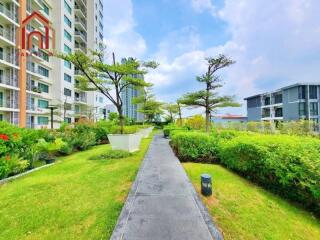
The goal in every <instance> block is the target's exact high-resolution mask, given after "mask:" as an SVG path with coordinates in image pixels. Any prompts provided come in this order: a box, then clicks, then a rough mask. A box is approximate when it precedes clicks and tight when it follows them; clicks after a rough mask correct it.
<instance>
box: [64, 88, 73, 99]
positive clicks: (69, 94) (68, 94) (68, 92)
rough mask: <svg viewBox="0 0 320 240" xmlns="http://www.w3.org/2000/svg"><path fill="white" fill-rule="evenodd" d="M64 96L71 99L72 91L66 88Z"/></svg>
mask: <svg viewBox="0 0 320 240" xmlns="http://www.w3.org/2000/svg"><path fill="white" fill-rule="evenodd" d="M64 95H65V96H68V97H71V95H72V91H71V90H70V89H68V88H64Z"/></svg>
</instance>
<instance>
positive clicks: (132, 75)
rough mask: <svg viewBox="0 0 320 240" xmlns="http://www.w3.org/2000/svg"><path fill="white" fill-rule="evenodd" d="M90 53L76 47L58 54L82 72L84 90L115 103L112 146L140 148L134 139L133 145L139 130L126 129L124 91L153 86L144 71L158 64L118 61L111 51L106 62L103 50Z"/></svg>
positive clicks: (133, 60) (80, 79)
mask: <svg viewBox="0 0 320 240" xmlns="http://www.w3.org/2000/svg"><path fill="white" fill-rule="evenodd" d="M90 53H91V54H90ZM90 53H89V54H84V53H83V52H81V51H76V52H75V53H70V54H60V55H59V57H60V58H62V59H64V60H66V61H69V62H71V63H73V64H74V65H75V67H76V68H77V69H78V70H79V71H80V72H81V76H78V77H77V80H78V81H79V88H81V89H83V90H85V91H100V92H101V93H102V94H103V95H104V96H106V97H107V98H108V99H109V100H110V101H111V102H112V103H113V104H114V105H115V107H116V109H117V112H118V115H119V122H118V127H119V128H118V131H117V132H115V133H112V134H109V135H108V139H109V141H110V144H111V146H112V148H113V149H121V150H128V149H129V151H132V149H135V150H137V149H138V148H137V149H136V147H132V143H133V142H134V144H133V145H135V146H136V145H139V144H140V140H141V137H139V136H137V135H136V133H126V132H125V131H124V130H125V116H124V114H123V109H122V107H123V101H122V99H121V93H122V92H123V91H125V89H127V88H144V87H149V86H151V84H149V83H147V82H145V80H144V75H145V74H146V73H147V69H148V68H156V67H157V66H158V64H157V63H155V62H153V61H151V62H140V61H138V60H137V59H134V58H127V59H122V61H121V62H120V63H119V62H116V59H115V54H114V53H113V54H112V59H113V61H112V63H110V64H108V63H105V62H104V56H105V53H104V51H101V52H96V51H90ZM114 93H115V94H114ZM139 135H141V134H139ZM115 139H116V140H115ZM128 139H130V140H128ZM120 143H121V144H120Z"/></svg>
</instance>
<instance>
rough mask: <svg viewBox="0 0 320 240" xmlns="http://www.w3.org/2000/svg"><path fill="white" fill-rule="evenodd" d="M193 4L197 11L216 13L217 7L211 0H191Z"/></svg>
mask: <svg viewBox="0 0 320 240" xmlns="http://www.w3.org/2000/svg"><path fill="white" fill-rule="evenodd" d="M191 6H192V8H193V9H194V10H195V11H196V12H197V13H203V12H204V11H209V12H211V14H213V15H215V14H216V8H215V6H214V5H213V3H212V1H211V0H191Z"/></svg>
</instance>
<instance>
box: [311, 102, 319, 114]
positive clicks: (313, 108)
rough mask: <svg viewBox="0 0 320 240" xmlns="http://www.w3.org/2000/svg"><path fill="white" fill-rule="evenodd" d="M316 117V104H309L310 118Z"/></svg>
mask: <svg viewBox="0 0 320 240" xmlns="http://www.w3.org/2000/svg"><path fill="white" fill-rule="evenodd" d="M317 115H318V103H316V102H312V103H310V116H317Z"/></svg>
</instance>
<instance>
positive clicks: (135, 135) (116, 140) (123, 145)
mask: <svg viewBox="0 0 320 240" xmlns="http://www.w3.org/2000/svg"><path fill="white" fill-rule="evenodd" d="M142 137H143V135H142V134H141V132H138V128H137V127H136V126H125V127H124V129H123V133H121V131H120V127H119V126H115V127H113V128H112V129H111V134H108V138H109V141H110V144H111V147H112V149H113V150H125V151H128V152H135V151H138V150H139V146H140V142H141V139H142Z"/></svg>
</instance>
